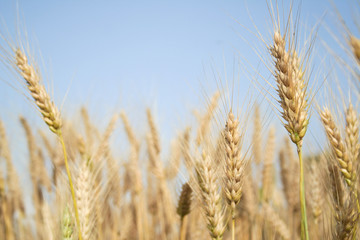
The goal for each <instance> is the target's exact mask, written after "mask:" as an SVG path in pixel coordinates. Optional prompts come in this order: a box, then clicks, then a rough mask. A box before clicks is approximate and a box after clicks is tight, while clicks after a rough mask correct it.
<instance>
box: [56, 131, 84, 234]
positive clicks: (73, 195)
mask: <svg viewBox="0 0 360 240" xmlns="http://www.w3.org/2000/svg"><path fill="white" fill-rule="evenodd" d="M57 135H58V137H59V140H60V143H61V146H62V150H63V153H64V161H65V168H66V173H67V175H68V179H69V185H70V190H71V197H72V200H73V204H74V211H75V219H76V225H77V228H78V232H79V240H82V236H81V229H80V219H79V212H78V208H77V203H76V197H75V190H74V185H73V182H72V179H71V174H70V169H69V163H68V159H67V153H66V147H65V142H64V138H63V136H62V132H61V130H58V131H57Z"/></svg>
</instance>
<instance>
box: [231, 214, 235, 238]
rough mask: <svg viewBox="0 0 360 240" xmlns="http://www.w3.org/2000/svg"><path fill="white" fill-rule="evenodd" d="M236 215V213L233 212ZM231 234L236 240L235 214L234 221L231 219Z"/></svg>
mask: <svg viewBox="0 0 360 240" xmlns="http://www.w3.org/2000/svg"><path fill="white" fill-rule="evenodd" d="M233 215H234V214H233ZM231 222H232V223H231V236H232V238H231V239H232V240H235V218H234V216H233V218H232V221H231Z"/></svg>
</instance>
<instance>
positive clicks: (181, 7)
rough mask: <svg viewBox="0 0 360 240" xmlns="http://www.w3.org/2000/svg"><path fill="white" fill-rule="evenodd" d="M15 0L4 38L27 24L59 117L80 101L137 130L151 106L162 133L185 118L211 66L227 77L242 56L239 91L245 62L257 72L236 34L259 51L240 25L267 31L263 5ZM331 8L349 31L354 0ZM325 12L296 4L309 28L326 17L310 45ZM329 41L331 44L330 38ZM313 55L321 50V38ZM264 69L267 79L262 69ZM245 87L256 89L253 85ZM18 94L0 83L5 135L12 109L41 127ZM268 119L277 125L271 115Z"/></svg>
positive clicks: (95, 114)
mask: <svg viewBox="0 0 360 240" xmlns="http://www.w3.org/2000/svg"><path fill="white" fill-rule="evenodd" d="M17 2H18V6H19V12H20V21H18V20H17V13H18V10H17V7H16V5H17V3H16V1H5V0H0V16H2V18H3V22H4V23H5V24H6V26H7V28H8V29H9V31H10V34H13V33H14V32H13V29H15V28H14V26H16V24H18V23H19V22H20V23H21V24H22V25H24V24H25V25H26V26H25V27H22V29H23V30H24V29H26V31H27V33H28V36H29V42H30V44H31V49H32V50H33V51H34V53H35V55H36V56H37V57H38V58H39V59H41V62H40V65H41V67H42V69H43V75H44V76H45V81H46V83H48V86H49V87H50V88H51V89H52V92H53V93H54V98H55V101H56V103H57V104H58V105H61V104H62V102H63V100H64V99H65V101H64V105H63V109H62V112H63V114H64V115H65V116H66V117H69V118H75V117H76V116H74V115H76V112H77V110H78V109H79V107H80V106H81V105H86V106H88V107H89V109H90V114H91V116H92V118H93V120H94V122H95V123H97V124H105V123H106V121H107V119H109V118H110V115H111V114H112V113H114V112H115V111H119V110H122V109H124V110H125V111H126V112H127V113H128V114H129V117H130V119H132V120H133V122H134V124H135V125H136V124H137V125H138V126H137V127H138V129H140V130H139V131H142V130H145V129H142V125H143V122H144V121H145V113H144V112H145V111H144V109H145V108H146V107H151V108H152V109H154V110H155V114H156V115H157V119H158V123H159V124H161V125H162V126H163V135H164V136H163V138H164V139H168V138H170V137H171V136H174V134H175V132H176V131H175V129H181V128H183V127H185V126H186V125H187V124H188V123H189V122H191V121H192V119H193V117H192V115H191V111H192V110H194V109H195V108H197V107H199V106H203V104H204V102H205V100H204V99H205V98H204V96H205V97H208V96H209V95H211V94H212V93H213V92H214V91H215V90H216V86H217V82H218V79H217V78H216V77H214V75H213V72H219V76H221V78H222V79H224V78H225V73H226V74H227V78H228V79H229V80H230V79H231V78H232V74H233V68H234V66H233V63H234V61H236V60H237V59H238V57H239V56H241V58H242V61H243V62H242V64H240V70H238V72H240V75H239V79H240V80H241V84H239V87H238V91H239V95H246V94H247V91H249V90H248V89H249V86H251V81H250V79H251V78H252V77H253V76H254V74H252V71H253V70H252V67H254V68H255V69H261V71H263V70H264V66H263V64H262V63H261V61H260V59H259V57H258V56H257V55H256V54H255V53H254V50H253V49H252V48H251V47H250V46H249V43H247V42H246V41H244V40H243V39H242V37H243V38H245V39H246V40H247V41H248V42H250V43H251V46H254V47H255V48H257V49H264V45H263V43H261V41H260V40H259V39H258V38H256V37H254V36H253V35H252V34H250V33H249V31H248V30H247V29H249V30H250V31H254V30H255V27H254V25H253V23H252V21H251V18H250V16H251V17H252V19H253V21H254V23H255V25H256V26H257V28H258V30H259V31H260V32H261V33H262V34H263V36H264V37H265V39H266V40H269V39H270V37H271V33H272V30H271V29H272V28H271V26H272V23H271V21H270V18H269V12H268V7H267V5H266V1H244V0H239V1H68V0H65V1H25V0H18V1H17ZM295 2H296V3H295V6H296V8H297V7H298V2H297V1H295ZM335 5H336V6H337V7H338V10H339V11H340V12H341V14H342V16H343V17H344V18H345V20H346V21H347V23H348V24H349V25H350V26H351V27H352V26H353V21H352V14H354V13H355V12H352V10H351V9H352V8H351V6H352V5H353V3H351V2H350V1H340V0H339V1H335ZM333 9H334V8H333V7H332V6H331V4H330V1H310V0H303V1H302V3H301V21H300V25H301V28H303V29H306V28H307V29H306V30H309V29H310V28H311V27H312V26H314V25H315V24H316V23H318V22H319V19H320V18H321V17H323V16H324V14H325V13H326V15H325V17H323V20H322V21H323V22H322V24H321V25H320V26H321V27H320V30H319V38H318V39H319V40H320V41H318V42H320V43H321V41H322V40H324V39H326V40H328V39H329V34H328V30H326V26H328V27H329V26H330V29H331V30H334V29H336V26H335V25H334V24H333V23H334V22H336V16H334V14H333V13H334V10H333ZM355 16H356V15H355ZM355 32H356V31H355ZM356 33H358V32H356ZM240 36H242V37H240ZM329 46H330V48H332V49H339V47H338V46H337V44H336V42H335V41H334V40H331V39H330V40H329ZM318 51H319V52H320V53H322V51H323V50H321V44H320V47H319V49H318ZM264 54H268V53H267V52H264ZM245 59H246V62H244V60H245ZM315 62H316V61H315ZM224 65H226V67H224ZM235 68H238V66H237V65H236V66H235ZM259 71H260V70H259ZM327 71H329V70H325V71H324V72H325V73H326V72H327ZM263 75H264V76H265V77H269V76H270V75H269V72H268V71H267V72H266V71H265V72H264V73H263ZM0 76H1V78H2V79H4V78H6V77H3V76H2V75H0ZM5 76H6V75H5ZM6 80H9V79H6ZM11 81H12V80H11V79H10V82H11ZM250 91H251V92H252V95H254V96H258V95H259V93H258V92H257V91H256V89H255V87H251V90H250ZM21 93H22V90H20V94H19V91H14V90H13V89H12V88H10V87H9V86H7V85H6V84H5V83H4V81H0V96H1V101H0V107H1V109H2V114H1V115H0V117H1V118H2V119H4V121H5V123H6V124H7V127H9V131H14V132H20V133H22V130H21V129H20V130H16V129H15V127H12V126H9V125H12V124H11V123H12V122H17V121H18V120H17V119H18V115H19V114H23V115H25V116H26V117H28V118H29V119H30V121H31V122H33V123H34V124H36V125H37V126H39V127H44V125H43V123H42V122H41V121H40V120H39V116H38V115H37V114H36V110H35V109H34V108H33V107H31V104H30V103H29V102H28V101H24V99H25V98H24V96H22V94H21ZM65 96H66V98H65ZM139 119H140V120H139ZM135 120H138V121H135ZM273 120H274V122H275V124H278V123H279V121H278V119H277V118H276V116H275V117H273ZM16 128H18V126H16Z"/></svg>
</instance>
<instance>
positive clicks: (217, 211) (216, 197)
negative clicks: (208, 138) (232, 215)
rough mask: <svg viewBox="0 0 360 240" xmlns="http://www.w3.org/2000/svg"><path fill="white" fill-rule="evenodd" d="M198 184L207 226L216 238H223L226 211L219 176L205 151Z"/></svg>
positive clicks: (199, 166) (199, 164)
mask: <svg viewBox="0 0 360 240" xmlns="http://www.w3.org/2000/svg"><path fill="white" fill-rule="evenodd" d="M197 171H198V184H199V186H200V189H201V191H200V193H201V199H202V207H203V210H204V213H205V217H206V220H207V228H208V230H209V233H210V236H211V237H212V239H214V240H221V239H222V237H223V234H224V231H225V226H224V211H223V208H222V205H221V196H220V194H219V191H218V189H219V186H218V185H217V181H216V179H217V176H216V174H215V172H216V169H215V168H214V166H213V164H212V162H211V159H210V156H208V155H207V154H206V152H205V151H204V152H203V154H202V158H201V160H200V161H199V162H198V169H197Z"/></svg>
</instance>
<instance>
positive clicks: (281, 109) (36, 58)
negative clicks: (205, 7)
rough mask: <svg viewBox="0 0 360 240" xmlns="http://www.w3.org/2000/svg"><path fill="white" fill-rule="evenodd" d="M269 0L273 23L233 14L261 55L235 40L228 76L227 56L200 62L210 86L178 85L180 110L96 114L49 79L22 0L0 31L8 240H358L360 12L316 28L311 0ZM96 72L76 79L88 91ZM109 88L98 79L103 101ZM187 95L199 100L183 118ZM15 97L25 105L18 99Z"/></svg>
mask: <svg viewBox="0 0 360 240" xmlns="http://www.w3.org/2000/svg"><path fill="white" fill-rule="evenodd" d="M2 4H3V3H0V7H1V5H2ZM23 4H25V5H26V3H23ZM64 4H65V3H64ZM209 4H210V5H211V4H212V3H209ZM258 4H261V6H262V7H264V9H266V18H267V19H268V21H267V26H266V27H265V28H264V26H259V23H258V22H257V21H256V20H257V17H256V16H258V15H257V14H254V15H253V14H252V12H253V11H256V10H254V9H251V8H250V7H249V6H248V5H247V4H246V3H245V2H244V3H241V5H240V6H242V7H243V8H244V9H246V10H247V15H246V16H247V18H248V19H250V21H249V22H247V23H246V24H245V23H244V22H243V21H242V20H239V19H238V18H237V16H236V15H235V16H230V17H229V16H226V17H227V18H228V19H231V21H233V22H234V23H235V26H236V28H238V29H237V30H236V31H238V33H239V36H240V37H239V36H237V38H238V44H239V45H242V46H243V45H245V46H246V48H248V50H249V49H250V50H251V51H250V53H251V56H250V55H249V57H248V56H247V54H248V53H247V52H246V51H245V50H244V51H241V50H240V49H242V48H237V47H236V46H235V48H232V49H231V51H232V52H233V53H235V55H233V59H232V60H230V61H229V60H225V61H223V62H221V64H223V65H225V66H224V71H221V70H219V68H218V67H219V66H218V64H219V62H217V61H214V64H213V66H212V67H211V70H210V72H211V74H209V75H208V72H207V70H205V71H204V75H206V77H205V80H199V81H198V82H200V85H202V87H199V86H198V85H197V84H196V83H195V82H196V81H194V80H193V79H191V80H189V81H183V82H179V81H178V82H177V83H176V84H183V85H184V86H185V85H186V84H188V85H187V87H182V88H183V89H186V90H187V92H182V90H180V89H179V92H180V93H184V97H182V98H181V99H182V101H180V103H178V104H175V105H174V106H172V105H171V104H170V103H167V104H166V103H165V104H164V105H162V104H163V103H162V102H160V103H158V104H159V105H161V107H159V109H160V110H163V107H164V106H166V108H168V109H165V112H164V113H162V112H161V111H156V104H154V103H149V102H148V101H144V103H141V105H140V104H139V105H138V103H134V102H131V103H130V104H129V105H127V104H126V103H129V102H130V101H126V100H124V99H122V101H123V103H121V104H119V103H117V102H116V101H108V102H106V104H104V106H100V108H98V109H96V108H97V106H96V104H94V99H92V94H89V95H90V96H89V97H88V98H89V100H88V101H84V102H80V103H74V102H73V99H74V98H72V97H69V100H67V97H66V95H67V91H66V90H65V91H62V90H59V91H58V89H57V88H56V86H57V83H56V82H55V80H56V79H57V78H56V77H55V78H54V86H55V87H54V88H52V86H51V84H49V79H48V78H49V77H48V74H50V72H51V71H50V70H48V67H47V61H44V60H43V59H42V57H41V56H42V55H40V54H36V53H37V52H38V51H37V49H36V46H33V42H35V41H33V40H31V39H32V38H31V34H29V33H28V31H27V28H26V27H25V24H24V22H26V16H25V17H24V19H23V17H22V10H21V9H22V8H21V5H22V3H21V1H20V2H19V3H18V5H19V6H20V7H18V8H17V9H16V11H14V16H15V15H17V17H16V19H17V20H16V23H15V26H13V25H11V24H9V23H6V22H5V23H3V24H1V28H0V36H1V39H0V62H1V68H0V69H1V70H0V78H1V80H2V82H1V83H2V85H1V87H2V90H1V91H4V90H3V88H7V90H6V91H8V90H11V89H14V90H15V91H14V92H15V93H16V94H14V96H11V94H5V93H4V94H3V96H0V97H1V99H2V100H1V106H2V111H1V113H0V240H2V239H4V240H27V239H29V240H30V239H39V240H57V239H59V240H61V239H63V240H65V239H66V240H75V239H80V240H82V239H84V240H95V239H101V240H103V239H120V240H125V239H139V240H151V239H179V240H186V239H217V240H219V239H231V240H235V239H251V240H256V239H284V240H286V239H302V240H305V239H306V240H308V239H360V231H359V227H360V218H359V214H360V204H359V189H360V186H359V183H360V181H359V180H358V176H357V174H358V172H359V171H360V169H359V167H360V164H359V163H360V159H359V158H360V154H359V153H360V152H359V151H360V142H359V128H360V122H359V107H358V106H359V100H360V98H359V87H360V85H359V83H360V82H359V81H360V77H359V73H360V72H359V67H360V40H359V38H360V31H359V30H360V29H359V28H358V29H357V28H356V26H359V23H360V15H358V14H357V12H356V9H360V6H359V4H358V3H349V4H350V5H351V8H352V10H353V11H354V12H353V16H354V18H353V19H352V20H351V21H350V22H349V18H348V16H347V15H346V14H345V15H344V13H343V12H342V10H343V5H342V2H341V3H330V2H329V3H327V4H328V5H329V9H330V10H329V11H325V12H318V14H319V15H317V16H316V20H315V22H312V23H310V24H307V23H306V19H304V17H303V14H304V13H303V8H305V7H306V6H307V4H308V3H307V2H306V1H304V5H305V6H303V5H302V4H298V3H297V2H296V1H292V2H290V3H289V4H287V3H278V2H271V1H261V2H260V1H259V2H258ZM337 4H339V5H340V6H338V5H337ZM13 5H14V6H15V5H16V4H15V3H14V4H13ZM165 5H166V4H165ZM175 5H176V4H175ZM175 5H174V6H175ZM166 6H167V7H169V6H168V5H166ZM195 6H197V5H196V4H195ZM250 6H251V4H250ZM87 7H88V6H87ZM248 8H249V9H248ZM219 11H220V10H219ZM259 11H260V10H259ZM349 12H350V11H349ZM99 14H100V13H99ZM222 14H223V15H226V14H224V13H222ZM130 15H131V14H130ZM328 15H330V16H331V19H332V20H333V21H334V22H336V23H337V27H334V26H333V25H331V24H333V22H332V23H330V22H328V21H327V20H326V19H327V18H326V16H328ZM197 17H201V16H197ZM140 18H141V17H140ZM154 18H155V16H154ZM149 21H151V19H149ZM162 21H163V22H166V19H162ZM64 22H65V20H64ZM119 24H121V23H119ZM212 24H213V23H212ZM27 27H30V28H31V26H27ZM224 27H225V26H224ZM60 28H61V27H60V25H59V29H60ZM114 29H115V27H114ZM84 31H86V29H84ZM236 31H235V32H234V35H236ZM324 32H326V33H327V34H325V33H324ZM153 34H154V35H156V33H155V32H154V33H153ZM29 35H30V36H29ZM65 37H67V38H70V39H71V37H72V35H71V34H69V35H66V36H64V38H65ZM97 37H98V36H95V35H94V38H97ZM102 37H103V38H107V35H104V36H102ZM151 37H152V35H151V34H150V35H149V38H151ZM74 41H75V40H74ZM40 42H41V41H40ZM144 43H145V41H144ZM34 45H36V44H34ZM39 47H41V44H40V46H39ZM52 47H53V48H56V45H53V46H52ZM335 47H337V48H335ZM103 48H104V49H106V46H105V45H104V46H103ZM113 49H116V46H114V48H113ZM87 50H88V51H91V49H90V48H89V49H87ZM68 51H69V52H76V49H73V48H71V46H68ZM94 52H95V50H94ZM165 52H166V51H165ZM111 54H112V55H115V56H116V58H115V59H121V58H122V57H123V55H122V54H121V52H117V51H116V50H114V51H113V52H111ZM159 54H160V53H159ZM161 54H164V53H161ZM167 54H172V52H167ZM324 54H325V55H324ZM224 55H226V54H224ZM144 56H146V53H145V52H144ZM97 57H99V58H100V57H101V54H100V55H99V56H98V55H96V54H95V53H94V54H93V55H91V59H92V60H93V59H96V58H97ZM214 57H216V58H220V59H221V58H222V57H224V56H214ZM85 58H86V57H84V59H83V60H84V63H87V64H89V62H88V60H89V59H85ZM124 58H125V53H124ZM254 58H255V60H254ZM68 60H69V61H71V59H70V58H69V59H68ZM137 60H139V62H140V61H141V60H140V59H137ZM165 60H166V59H165ZM113 61H114V60H111V61H109V65H108V66H111V68H114V67H113ZM119 61H120V62H121V60H119ZM129 61H130V62H131V61H132V60H131V59H129ZM189 61H190V60H189ZM229 62H233V64H232V67H231V71H230V70H229V68H228V67H227V65H228V63H229ZM87 64H85V65H87ZM147 64H149V65H150V66H152V67H153V66H154V65H152V63H150V62H149V63H147ZM174 64H175V63H174ZM80 65H81V62H80V63H79V66H80ZM135 65H136V64H135ZM230 65H231V64H230ZM139 66H140V65H139ZM49 68H50V67H49ZM99 68H101V67H100V65H99ZM85 69H86V71H89V72H91V73H92V72H93V71H94V70H98V69H97V68H92V67H91V66H87V68H85ZM120 69H121V68H120ZM115 70H117V69H115ZM160 70H161V71H165V69H164V68H162V69H160ZM63 71H66V69H63ZM134 71H136V72H138V71H139V72H142V73H143V74H145V75H146V74H147V72H146V69H142V68H139V69H135V70H134ZM199 72H200V71H199ZM171 74H173V75H174V76H176V74H177V73H176V72H172V73H171ZM50 75H51V74H50ZM120 75H121V71H119V76H117V77H119V78H121V79H126V77H124V76H120ZM210 75H211V76H210ZM103 76H104V77H106V76H107V74H106V73H104V75H103ZM50 78H51V77H50ZM75 78H76V77H75ZM127 80H128V81H131V80H129V79H127ZM75 81H76V80H75ZM90 81H91V80H89V79H86V81H81V84H82V85H81V91H83V92H84V94H87V93H86V91H90V90H89V88H88V87H89V85H90V84H87V83H88V82H90ZM124 81H125V80H124ZM68 83H69V85H70V82H68ZM106 83H107V82H106V81H97V82H95V84H96V87H95V94H96V93H101V91H102V90H101V89H103V87H104V86H105V84H106ZM172 83H174V84H175V82H172ZM169 85H171V84H169ZM169 85H165V84H160V85H158V86H157V87H158V88H159V91H161V92H162V91H164V92H166V94H167V96H168V98H167V101H170V100H171V98H176V96H177V94H179V93H178V92H177V89H176V88H172V90H171V88H167V87H168V86H169ZM189 85H190V86H189ZM123 86H126V84H124V85H123ZM134 86H135V88H136V89H132V90H134V91H133V92H131V93H128V94H124V96H125V97H126V96H130V94H132V95H133V99H136V101H140V102H141V101H142V100H144V99H143V98H142V93H144V92H148V91H150V89H151V88H152V86H150V84H149V85H147V84H146V82H145V84H144V83H143V82H142V83H135V85H134ZM155 86H156V85H155ZM210 86H212V87H210ZM213 86H215V87H213ZM68 87H69V86H68ZM110 87H112V88H116V87H118V85H115V84H114V85H113V86H110ZM75 88H76V87H75ZM190 88H192V90H189V89H190ZM60 89H62V88H60ZM69 89H70V90H69V93H68V94H69V95H71V94H72V91H71V86H70V87H69ZM81 91H80V93H81ZM122 91H123V92H127V91H128V90H127V89H122ZM189 91H193V95H197V97H200V98H201V100H202V103H201V104H198V105H196V104H195V105H196V107H195V106H194V107H193V106H191V107H190V109H189V112H188V113H186V112H185V111H184V110H183V109H180V106H183V105H186V104H188V103H189V102H188V101H187V99H186V98H187V97H189V96H190V95H191V94H189ZM55 92H57V94H59V92H61V93H63V96H64V97H63V99H60V100H65V102H66V101H70V104H69V103H68V104H66V103H65V104H63V103H62V102H61V101H59V99H58V98H56V97H55V94H54V93H55ZM22 95H23V96H22ZM109 95H110V92H109ZM9 96H11V98H10V97H9ZM103 96H104V98H106V97H107V95H106V94H103ZM21 97H23V99H21ZM12 98H18V99H21V100H22V101H23V100H24V99H25V101H24V102H25V103H26V108H27V109H29V110H26V111H18V108H17V107H14V108H12V106H14V105H13V104H15V105H16V104H18V101H19V100H13V99H12ZM188 100H190V102H191V101H193V98H189V99H188ZM11 101H14V102H13V103H12V104H8V105H7V106H6V104H5V103H9V102H11ZM95 101H96V100H95ZM155 102H156V101H155ZM99 103H102V102H101V101H100V102H99ZM19 104H21V103H20V102H19ZM111 104H113V105H114V108H113V109H112V110H110V111H109V108H111V107H109V106H111ZM124 105H127V106H124ZM154 105H155V107H154ZM94 106H95V107H94ZM67 107H69V108H70V109H69V110H68V109H67ZM92 107H94V109H92ZM71 108H75V110H74V109H71ZM118 108H120V109H118ZM106 111H107V112H110V113H111V114H108V113H107V114H106V113H105V112H106ZM139 112H143V113H142V114H138V113H139ZM174 113H176V114H178V116H177V117H178V119H180V120H179V121H178V122H174V118H173V116H171V115H173V114H174ZM36 114H37V115H38V116H36ZM33 116H34V117H33ZM98 119H100V121H98ZM160 119H161V120H160ZM40 120H41V122H40ZM170 128H171V130H169V129H170ZM17 129H20V130H19V131H18V130H17ZM164 132H165V133H164ZM170 136H171V137H170ZM359 179H360V178H359Z"/></svg>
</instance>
